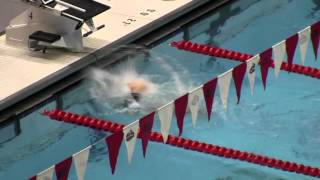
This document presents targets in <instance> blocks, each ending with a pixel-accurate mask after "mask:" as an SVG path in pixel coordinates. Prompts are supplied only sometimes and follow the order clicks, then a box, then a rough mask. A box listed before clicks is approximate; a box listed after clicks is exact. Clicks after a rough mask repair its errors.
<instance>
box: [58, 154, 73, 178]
mask: <svg viewBox="0 0 320 180" xmlns="http://www.w3.org/2000/svg"><path fill="white" fill-rule="evenodd" d="M71 164H72V157H69V158H67V159H65V160H63V161H61V162H59V163H58V164H56V165H55V167H54V168H55V170H56V176H57V180H68V176H69V171H70V167H71Z"/></svg>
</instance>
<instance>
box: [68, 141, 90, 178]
mask: <svg viewBox="0 0 320 180" xmlns="http://www.w3.org/2000/svg"><path fill="white" fill-rule="evenodd" d="M90 149H91V146H88V147H87V148H85V149H83V150H82V151H80V152H78V153H76V154H73V155H72V158H73V162H74V165H75V168H76V172H77V176H78V180H83V179H84V175H85V172H86V167H87V161H88V157H89V153H90Z"/></svg>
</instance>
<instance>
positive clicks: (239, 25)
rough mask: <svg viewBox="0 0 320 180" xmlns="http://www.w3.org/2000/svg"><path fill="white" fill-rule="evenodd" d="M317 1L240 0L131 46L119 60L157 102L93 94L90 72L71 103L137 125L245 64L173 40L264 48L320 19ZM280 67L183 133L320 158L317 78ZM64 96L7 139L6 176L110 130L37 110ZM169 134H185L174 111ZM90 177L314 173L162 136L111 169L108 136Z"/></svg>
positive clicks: (94, 154) (1, 174) (0, 174)
mask: <svg viewBox="0 0 320 180" xmlns="http://www.w3.org/2000/svg"><path fill="white" fill-rule="evenodd" d="M245 3H247V4H245ZM319 8H320V3H319V2H317V1H316V0H314V1H312V0H306V1H300V0H281V1H255V0H252V1H249V0H248V1H236V2H234V3H231V4H230V5H227V6H224V7H223V8H221V9H219V11H216V12H213V13H211V15H210V16H208V17H206V18H203V19H200V20H198V21H197V22H196V23H194V24H190V25H188V26H186V27H184V28H182V29H181V30H180V31H179V32H177V33H175V34H174V35H171V36H170V37H168V38H166V40H164V41H163V42H161V43H160V44H158V45H156V46H155V47H153V48H151V49H150V50H148V52H149V53H150V56H149V58H148V59H147V60H146V58H145V57H144V55H142V54H139V53H136V54H135V53H133V54H134V55H132V56H129V58H126V59H124V60H123V61H122V62H121V63H119V64H117V65H115V66H114V67H112V68H113V69H120V70H122V69H123V67H126V66H125V65H127V64H131V65H132V64H133V65H134V67H135V69H136V71H137V72H138V73H139V74H143V75H145V76H147V77H148V78H149V79H150V80H151V81H152V82H153V83H155V84H156V85H157V86H158V89H159V92H157V93H156V95H155V96H154V97H153V98H152V100H150V101H152V102H151V103H150V104H152V105H154V106H145V108H143V109H140V110H131V109H125V108H123V107H117V106H113V105H112V102H105V101H103V100H101V99H100V98H93V97H92V96H90V92H91V91H92V90H93V88H94V86H93V83H92V81H91V80H89V79H88V80H86V81H85V82H83V83H82V84H81V85H79V86H77V87H75V88H74V89H72V90H70V91H68V92H66V93H64V94H63V95H62V97H61V98H62V101H63V106H64V110H65V111H71V112H75V113H79V114H87V115H91V116H94V117H99V118H104V119H112V120H114V121H116V122H119V123H122V124H129V123H130V122H132V121H134V120H136V119H138V118H139V117H141V116H143V115H145V114H147V113H148V112H149V111H151V110H154V108H155V107H159V106H158V105H159V104H165V103H166V102H169V101H170V100H172V99H174V98H176V97H178V96H179V95H182V94H184V93H186V92H187V91H188V90H191V89H192V88H194V87H197V86H199V85H200V84H202V83H204V82H206V81H207V80H209V79H212V78H214V77H215V76H217V75H219V74H221V73H223V72H225V71H227V70H229V69H230V68H232V67H234V66H236V65H237V64H238V63H237V62H233V61H229V60H225V59H219V58H210V57H208V56H204V55H199V54H193V53H189V52H185V51H179V50H176V49H174V48H172V47H170V46H168V43H170V42H172V41H178V40H182V39H188V40H192V41H194V42H198V43H206V44H211V45H214V46H218V47H223V48H229V49H233V50H238V51H241V52H246V53H251V54H256V53H259V52H261V51H263V50H265V49H266V48H269V47H271V46H272V45H273V44H275V43H277V42H279V41H281V40H283V39H285V38H286V37H288V36H289V35H291V34H293V33H295V32H297V31H299V30H301V29H303V28H304V27H306V26H307V25H310V24H312V23H313V22H316V21H318V20H319V17H320V12H319V11H318V10H319ZM294 62H295V63H298V64H299V63H300V53H299V50H298V49H297V51H296V55H295V59H294ZM306 65H310V66H313V67H318V68H320V65H319V62H315V61H314V57H313V54H312V50H311V45H310V44H309V51H308V54H307V60H306ZM273 74H274V73H273V70H272V69H270V72H269V76H268V84H267V90H266V91H263V90H262V83H261V79H259V78H258V79H256V84H255V94H254V95H253V96H251V95H250V93H249V84H248V80H247V77H246V79H245V81H244V84H243V90H242V98H241V102H240V104H239V105H236V96H235V91H234V86H233V84H231V89H230V95H229V106H228V112H227V113H225V112H224V111H223V109H222V106H221V101H220V98H219V94H218V93H219V91H218V90H217V91H216V96H215V104H214V110H213V116H212V120H211V121H210V122H209V123H208V122H207V119H206V114H205V111H203V110H204V106H203V107H201V109H202V111H201V112H200V116H199V119H198V123H197V126H196V127H195V128H193V127H192V123H191V117H190V114H187V116H186V118H185V126H184V133H183V135H182V136H183V137H186V138H191V139H194V140H199V141H203V142H206V143H212V144H217V145H221V146H226V147H230V148H235V149H239V150H243V151H250V152H254V153H258V154H263V155H268V156H273V157H277V158H280V159H283V160H288V161H295V162H298V163H303V164H308V165H312V166H317V167H319V166H320V152H319V148H320V138H319V137H320V121H319V117H320V113H319V111H318V108H317V107H318V105H320V96H319V93H320V86H318V85H317V84H318V83H319V80H316V79H313V78H309V77H305V76H301V75H296V74H293V73H287V72H281V74H280V77H279V78H278V79H275V78H274V75H273ZM257 77H260V76H257ZM56 105H57V104H56V102H50V103H48V104H46V105H44V106H43V107H41V108H39V109H37V110H35V111H34V112H33V113H31V114H28V115H27V116H25V117H24V118H23V119H21V129H22V132H21V134H20V135H19V136H18V137H16V138H14V139H13V140H11V141H9V142H6V143H3V144H1V145H0V179H26V178H27V177H30V176H32V175H35V174H36V173H38V172H40V171H42V170H43V169H46V168H48V167H49V166H51V165H52V164H54V163H57V162H59V161H61V160H63V159H64V158H66V157H68V156H70V155H72V154H73V153H75V152H78V151H79V150H81V149H83V148H84V147H86V146H88V145H89V144H92V143H95V142H97V141H98V140H99V139H101V138H103V137H105V136H106V135H107V133H104V132H101V131H94V130H91V129H88V128H84V127H78V126H74V125H69V124H64V123H61V122H56V121H51V120H48V119H47V118H46V117H43V116H41V115H40V114H39V112H41V111H42V110H43V109H46V108H48V109H51V108H55V107H56ZM159 127H160V125H159V121H158V118H157V117H156V120H155V124H154V128H153V130H155V131H159ZM171 133H172V134H175V135H177V128H176V124H175V120H173V122H172V129H171ZM70 173H71V174H70V179H76V175H75V169H74V167H73V166H72V168H71V172H70ZM86 179H155V180H157V179H159V180H160V179H184V180H187V179H190V180H191V179H208V180H214V179H216V180H222V179H223V180H231V179H299V180H300V179H312V178H310V177H306V176H303V175H297V174H293V173H289V172H282V171H279V170H274V169H270V168H266V167H260V166H256V165H252V164H248V163H244V162H240V161H235V160H228V159H224V158H221V157H214V156H210V155H206V154H201V153H197V152H192V151H186V150H182V149H177V148H174V147H170V146H167V145H163V144H158V143H150V144H149V146H148V152H147V158H146V159H143V157H142V152H141V143H140V141H139V140H138V141H137V145H136V149H135V153H134V157H133V163H132V164H131V165H128V162H127V156H126V149H125V146H124V144H122V147H121V150H120V154H119V159H118V164H117V170H116V173H115V175H113V176H112V175H111V172H110V169H109V162H108V158H107V148H106V145H105V143H104V141H102V142H100V143H97V144H96V145H95V146H93V148H92V150H91V154H90V157H89V164H88V166H87V173H86Z"/></svg>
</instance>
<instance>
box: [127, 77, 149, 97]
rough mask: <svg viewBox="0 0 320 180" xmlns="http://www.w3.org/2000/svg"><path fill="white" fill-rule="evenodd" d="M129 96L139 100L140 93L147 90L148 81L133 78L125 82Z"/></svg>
mask: <svg viewBox="0 0 320 180" xmlns="http://www.w3.org/2000/svg"><path fill="white" fill-rule="evenodd" d="M127 85H128V88H129V90H130V93H131V96H132V97H133V99H134V100H136V101H140V98H141V94H143V93H145V92H146V91H147V90H148V83H147V82H146V81H145V80H143V79H134V80H132V81H130V82H128V83H127Z"/></svg>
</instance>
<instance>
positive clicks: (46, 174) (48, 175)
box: [36, 166, 54, 180]
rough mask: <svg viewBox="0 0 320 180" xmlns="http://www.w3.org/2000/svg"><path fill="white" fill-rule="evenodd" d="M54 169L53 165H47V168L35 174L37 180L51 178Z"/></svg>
mask: <svg viewBox="0 0 320 180" xmlns="http://www.w3.org/2000/svg"><path fill="white" fill-rule="evenodd" d="M53 171H54V166H51V167H49V168H48V169H46V170H44V171H42V172H40V173H39V174H37V177H36V179H37V180H51V179H52V175H53Z"/></svg>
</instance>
